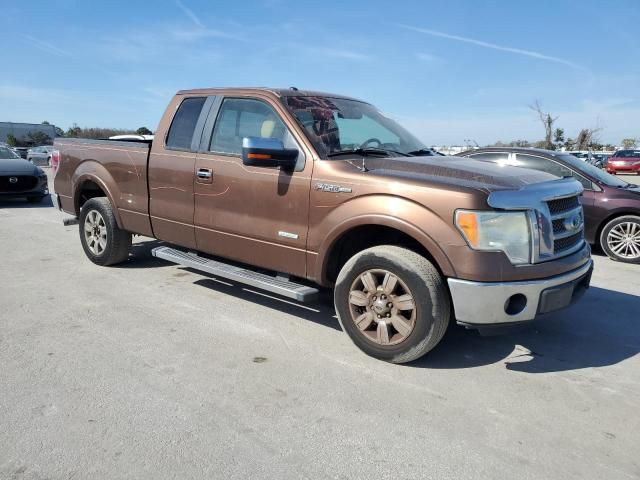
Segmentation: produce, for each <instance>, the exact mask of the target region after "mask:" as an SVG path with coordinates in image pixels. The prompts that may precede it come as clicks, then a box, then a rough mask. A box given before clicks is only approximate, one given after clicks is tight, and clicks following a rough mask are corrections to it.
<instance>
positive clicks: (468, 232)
mask: <svg viewBox="0 0 640 480" xmlns="http://www.w3.org/2000/svg"><path fill="white" fill-rule="evenodd" d="M456 226H457V227H458V229H459V230H460V232H461V233H462V236H463V237H464V238H465V240H466V241H467V243H468V244H469V246H470V247H471V248H473V249H474V250H485V251H501V252H504V253H505V254H506V255H507V257H509V260H510V261H511V263H513V264H514V265H516V264H523V263H530V262H531V233H530V231H529V221H528V219H527V214H526V213H525V212H497V211H484V212H483V211H472V210H457V211H456Z"/></svg>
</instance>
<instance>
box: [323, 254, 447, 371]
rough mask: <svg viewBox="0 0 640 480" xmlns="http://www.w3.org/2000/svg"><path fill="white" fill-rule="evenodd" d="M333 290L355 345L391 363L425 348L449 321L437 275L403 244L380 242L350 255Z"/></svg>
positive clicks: (444, 293) (405, 359)
mask: <svg viewBox="0 0 640 480" xmlns="http://www.w3.org/2000/svg"><path fill="white" fill-rule="evenodd" d="M334 295H335V307H336V312H337V313H338V318H339V320H340V324H341V325H342V328H343V330H344V331H345V332H346V333H347V334H348V335H349V337H350V338H351V340H352V341H353V342H354V343H355V344H356V346H358V347H359V348H360V349H361V350H362V351H364V352H365V353H366V354H368V355H371V356H372V357H375V358H379V359H381V360H386V361H389V362H392V363H405V362H410V361H412V360H415V359H417V358H419V357H421V356H422V355H424V354H425V353H427V352H429V351H430V350H432V349H433V348H434V347H435V346H436V345H437V344H438V342H440V340H441V339H442V337H443V335H444V333H445V331H446V329H447V326H448V325H449V317H450V303H449V296H448V294H447V290H446V287H445V284H444V281H443V279H442V276H441V275H440V273H439V272H438V270H437V269H436V268H435V267H434V266H433V264H431V262H429V261H428V260H427V259H426V258H424V257H423V256H421V255H418V254H417V253H415V252H413V251H411V250H407V249H405V248H401V247H396V246H391V245H386V246H380V247H373V248H369V249H367V250H363V251H362V252H360V253H358V254H356V255H355V256H353V257H352V258H351V259H350V260H349V261H348V262H347V263H346V264H345V265H344V267H343V268H342V270H341V271H340V274H339V275H338V280H337V281H336V287H335V292H334Z"/></svg>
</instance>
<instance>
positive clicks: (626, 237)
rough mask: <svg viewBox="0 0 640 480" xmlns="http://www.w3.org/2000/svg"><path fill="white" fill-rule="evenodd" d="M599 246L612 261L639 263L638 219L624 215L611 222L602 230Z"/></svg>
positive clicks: (639, 229)
mask: <svg viewBox="0 0 640 480" xmlns="http://www.w3.org/2000/svg"><path fill="white" fill-rule="evenodd" d="M600 246H601V247H602V250H604V252H605V253H606V254H607V255H608V256H609V257H610V258H611V259H612V260H617V261H619V262H625V263H640V217H638V216H636V215H624V216H622V217H618V218H614V219H613V220H611V221H610V222H609V223H607V224H606V225H605V227H604V228H603V229H602V233H601V234H600Z"/></svg>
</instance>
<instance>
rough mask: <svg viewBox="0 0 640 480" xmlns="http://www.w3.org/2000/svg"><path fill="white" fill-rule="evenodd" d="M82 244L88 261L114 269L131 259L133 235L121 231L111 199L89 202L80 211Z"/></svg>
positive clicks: (97, 199)
mask: <svg viewBox="0 0 640 480" xmlns="http://www.w3.org/2000/svg"><path fill="white" fill-rule="evenodd" d="M78 224H79V226H80V242H81V243H82V248H83V249H84V253H85V254H86V255H87V257H88V258H89V260H91V261H92V262H93V263H95V264H97V265H104V266H106V265H115V264H116V263H121V262H124V261H125V260H126V259H127V258H128V257H129V249H130V247H131V233H129V232H127V231H125V230H122V229H121V228H120V227H118V224H117V222H116V218H115V216H114V214H113V209H112V207H111V203H110V202H109V199H107V198H104V197H98V198H92V199H90V200H88V201H87V202H86V203H85V204H84V205H83V206H82V209H81V210H80V219H79V222H78Z"/></svg>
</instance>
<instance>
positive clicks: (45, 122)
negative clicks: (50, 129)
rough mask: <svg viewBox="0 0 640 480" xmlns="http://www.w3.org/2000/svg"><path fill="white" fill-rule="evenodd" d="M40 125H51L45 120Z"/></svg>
mask: <svg viewBox="0 0 640 480" xmlns="http://www.w3.org/2000/svg"><path fill="white" fill-rule="evenodd" d="M42 125H51V124H50V123H49V122H47V121H46V120H45V121H44V122H42Z"/></svg>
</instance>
